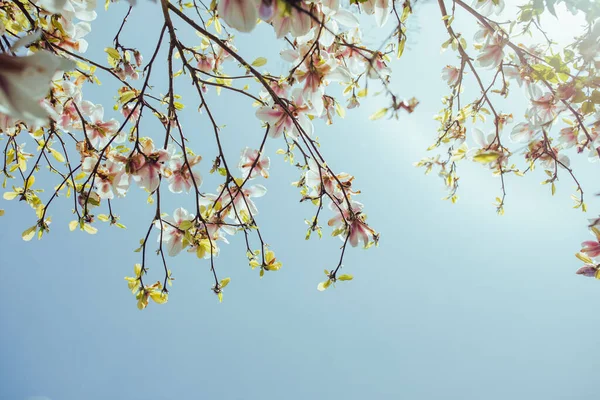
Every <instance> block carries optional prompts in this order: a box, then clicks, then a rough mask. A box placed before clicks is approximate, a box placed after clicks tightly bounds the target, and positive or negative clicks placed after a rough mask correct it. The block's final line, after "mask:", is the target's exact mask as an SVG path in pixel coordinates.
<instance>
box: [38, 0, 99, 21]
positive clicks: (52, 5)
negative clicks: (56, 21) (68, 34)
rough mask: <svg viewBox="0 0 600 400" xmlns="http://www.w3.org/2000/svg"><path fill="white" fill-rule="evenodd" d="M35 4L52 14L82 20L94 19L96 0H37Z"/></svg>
mask: <svg viewBox="0 0 600 400" xmlns="http://www.w3.org/2000/svg"><path fill="white" fill-rule="evenodd" d="M37 4H38V5H40V6H41V7H42V8H44V9H46V10H48V11H50V12H51V13H54V14H61V15H63V16H64V17H66V18H68V19H72V18H73V17H75V18H77V19H80V20H82V21H88V22H89V21H93V20H95V19H96V16H97V14H96V11H94V10H95V9H96V0H38V1H37Z"/></svg>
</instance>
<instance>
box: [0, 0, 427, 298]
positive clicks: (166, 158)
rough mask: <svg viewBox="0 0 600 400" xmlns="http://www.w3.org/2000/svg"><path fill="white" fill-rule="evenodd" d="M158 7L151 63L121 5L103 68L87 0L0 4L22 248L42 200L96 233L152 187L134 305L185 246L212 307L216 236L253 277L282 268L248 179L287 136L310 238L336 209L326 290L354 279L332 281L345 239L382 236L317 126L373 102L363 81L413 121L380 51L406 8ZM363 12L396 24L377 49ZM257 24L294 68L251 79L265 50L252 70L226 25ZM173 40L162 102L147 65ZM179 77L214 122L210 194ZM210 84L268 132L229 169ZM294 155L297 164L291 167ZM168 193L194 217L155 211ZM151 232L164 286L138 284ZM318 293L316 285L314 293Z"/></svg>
mask: <svg viewBox="0 0 600 400" xmlns="http://www.w3.org/2000/svg"><path fill="white" fill-rule="evenodd" d="M133 5H134V4H132V6H133ZM161 6H162V10H163V14H164V25H163V27H162V30H161V33H160V37H159V39H158V42H157V44H156V47H155V50H154V52H153V54H152V55H151V57H148V59H147V61H146V62H145V61H144V57H143V56H142V54H141V52H140V51H139V50H138V49H136V48H131V47H126V46H124V45H123V44H122V40H123V39H121V38H120V35H121V33H122V32H125V31H126V23H127V16H128V15H129V13H131V12H135V8H130V9H129V11H128V13H127V16H126V17H125V18H124V19H123V23H122V25H121V27H120V29H119V31H118V32H117V33H116V36H115V38H114V39H113V43H112V46H111V47H107V48H105V52H106V55H107V63H102V62H99V61H94V60H90V59H88V58H86V56H85V53H86V50H87V47H88V43H87V42H86V39H85V37H86V35H87V34H89V33H90V32H91V23H92V22H93V21H94V20H95V19H96V17H97V14H96V11H95V9H96V2H95V1H94V0H38V1H36V2H29V3H24V2H20V1H14V2H5V3H2V4H0V34H1V35H2V36H3V39H4V40H3V41H2V42H0V51H1V53H0V61H1V64H2V67H1V68H0V83H1V84H0V138H2V139H5V140H6V144H5V148H4V153H5V160H4V165H3V174H4V176H5V181H4V187H6V186H7V182H9V180H10V181H13V182H14V184H13V185H12V190H11V191H7V192H6V193H5V194H4V198H5V199H7V200H13V199H18V200H24V201H26V202H27V203H28V204H29V205H30V206H31V207H32V208H33V209H34V211H35V214H36V219H37V222H36V223H35V225H33V226H31V227H30V228H28V229H27V230H25V231H24V232H23V235H22V236H23V239H25V240H30V239H32V238H33V237H34V236H36V234H37V236H38V238H41V237H42V236H43V235H44V234H45V233H47V232H49V229H50V222H51V217H50V215H49V214H48V210H49V207H50V205H51V204H54V200H55V199H57V198H59V197H62V196H64V197H67V198H69V197H74V201H73V203H72V204H73V214H74V215H75V216H76V219H75V220H73V221H71V222H70V223H69V228H70V229H71V230H76V229H77V228H79V229H81V230H82V231H84V232H87V233H89V234H95V233H96V232H97V231H98V221H99V222H108V223H109V224H110V225H113V226H116V227H118V228H125V226H124V225H123V224H122V223H121V222H120V217H119V216H118V215H117V214H116V207H118V205H117V204H118V203H117V202H116V201H117V200H118V199H119V198H122V197H125V196H126V195H127V194H128V192H129V190H130V189H131V188H132V187H136V186H137V187H138V188H140V189H142V190H144V191H146V192H147V193H148V195H149V197H148V203H151V204H154V206H155V207H156V213H155V216H154V218H153V220H152V221H151V223H150V224H149V227H148V230H147V233H146V235H145V237H143V238H142V240H141V241H140V247H139V248H138V249H137V250H136V251H138V252H141V253H142V262H141V263H140V264H136V266H135V268H134V276H133V277H127V278H126V280H127V283H128V286H129V288H130V289H131V291H132V293H133V294H134V295H135V296H136V299H137V301H138V307H139V308H145V307H146V306H147V305H148V303H149V300H150V299H151V300H153V301H154V302H156V303H164V302H166V301H167V299H168V290H167V287H168V286H170V285H171V283H172V282H171V281H172V280H173V278H172V275H171V271H170V270H169V269H168V268H167V261H166V258H165V255H168V256H177V255H178V254H180V253H181V252H182V251H183V250H186V251H187V252H190V253H194V254H196V256H197V257H198V258H200V259H207V260H210V261H209V262H210V266H211V271H212V274H213V276H214V279H215V282H214V286H213V287H212V290H213V291H214V292H215V294H217V295H218V297H219V299H220V300H221V299H222V297H223V289H224V287H225V286H226V285H227V284H228V283H229V281H230V279H229V278H224V279H218V278H217V272H216V266H215V258H216V257H217V256H218V254H219V252H220V243H221V242H224V243H228V237H231V236H234V235H236V234H237V233H243V236H244V238H245V242H246V245H247V256H248V261H249V264H250V266H251V267H252V268H253V269H255V268H258V269H259V271H260V276H261V277H262V276H264V274H265V271H277V270H279V269H280V268H281V266H282V263H281V262H280V261H278V260H277V258H276V257H275V253H274V252H273V251H272V250H270V249H269V246H268V244H267V243H266V242H265V241H264V239H263V236H262V234H261V232H260V227H259V225H258V223H257V221H256V216H257V214H258V207H257V204H256V203H255V199H256V198H258V197H261V196H264V195H265V194H266V191H267V189H266V187H265V186H263V185H262V184H259V183H255V181H256V180H257V179H267V178H268V177H269V168H270V159H269V157H267V156H266V155H265V154H264V145H265V142H266V140H268V139H271V140H281V141H282V142H283V143H284V144H285V149H282V150H279V151H278V153H279V154H282V155H284V157H285V159H286V161H289V162H290V164H292V165H295V166H297V167H298V168H300V170H301V177H300V180H299V181H298V182H296V183H295V185H296V186H297V187H298V188H300V192H301V196H302V199H301V200H302V201H309V202H311V203H313V204H314V205H315V206H316V213H315V215H314V216H313V217H312V219H310V220H306V222H307V223H308V225H309V229H308V232H307V235H306V238H307V239H308V238H309V237H310V235H311V233H312V232H318V234H319V236H321V235H322V232H321V227H320V225H319V222H320V220H319V218H320V212H321V210H322V209H324V208H326V206H328V207H329V209H330V211H331V213H332V216H331V217H329V218H330V219H329V220H328V225H329V226H330V227H331V229H332V235H333V236H338V237H339V238H341V240H342V242H343V246H342V251H341V257H340V260H339V263H338V265H337V267H336V268H335V269H332V270H331V272H328V281H329V282H335V281H336V280H337V279H340V280H349V279H350V278H349V277H351V276H350V275H340V276H338V275H337V273H338V270H339V269H340V268H341V267H342V261H343V257H344V254H345V249H346V246H347V245H348V244H349V245H350V246H352V247H356V246H358V245H361V246H362V247H364V248H368V247H370V246H372V245H374V244H377V242H378V240H379V235H378V234H377V233H376V232H375V231H374V230H373V229H372V228H371V227H370V226H369V225H368V223H367V222H366V214H365V213H364V211H363V205H362V204H361V203H359V202H358V201H356V200H355V196H356V195H358V194H359V191H357V190H355V189H354V188H353V186H352V182H353V180H354V178H353V177H352V176H351V175H349V174H346V173H341V174H340V173H335V172H334V171H333V170H332V169H331V168H330V166H329V165H328V164H327V162H326V161H325V159H324V158H323V155H322V154H321V150H320V145H319V143H318V142H317V139H316V137H315V135H314V129H315V128H314V126H313V123H314V121H315V120H317V119H321V120H323V121H325V122H326V123H327V124H331V123H333V122H334V119H335V118H337V117H340V118H343V117H344V115H345V110H346V109H353V108H356V107H358V106H359V105H360V99H362V98H364V97H365V96H366V95H367V85H369V81H375V83H373V84H377V82H379V84H380V85H381V86H382V87H383V89H384V92H385V93H386V95H388V96H389V97H390V99H391V103H392V106H391V107H389V108H388V109H386V112H385V113H386V114H387V113H388V112H392V113H393V114H394V115H396V116H397V113H398V112H400V111H401V110H406V111H409V112H412V110H413V108H414V107H415V106H416V104H417V102H416V100H414V99H413V100H409V101H402V100H398V98H397V96H396V95H395V94H393V93H392V91H391V90H390V88H389V83H390V73H391V71H390V69H389V67H388V64H389V62H390V54H393V53H396V54H397V55H398V56H399V55H401V54H402V50H403V48H404V43H405V40H406V35H405V31H406V26H405V21H406V19H407V18H408V16H409V14H410V12H411V4H410V2H409V1H405V2H403V3H402V4H401V5H400V6H399V5H397V4H394V3H393V2H392V1H379V0H377V1H376V0H369V1H366V2H360V3H351V4H346V5H342V4H341V3H340V2H339V1H335V0H334V1H331V0H325V1H312V0H311V1H286V0H275V1H254V0H222V1H216V2H213V3H212V4H211V5H210V6H209V7H207V6H204V5H202V6H199V5H195V4H192V3H186V4H185V5H184V6H183V10H185V9H189V8H192V9H194V10H193V11H195V13H205V14H206V15H208V18H207V19H202V20H199V21H198V20H195V19H193V18H191V17H189V16H188V15H187V14H186V13H185V12H184V11H182V9H180V8H177V7H176V6H174V5H173V4H171V3H169V2H168V1H167V0H162V1H161ZM106 8H107V9H108V8H109V3H107V4H106ZM398 10H400V13H398ZM361 13H364V14H367V15H373V16H374V17H375V22H376V24H377V25H379V26H383V25H384V24H386V23H387V22H388V19H389V17H390V16H392V15H395V19H396V21H395V23H396V30H395V32H394V34H393V35H391V36H390V37H389V38H388V40H387V41H386V42H385V43H384V46H380V47H378V49H377V50H373V49H370V48H369V47H367V46H366V45H365V44H363V42H362V33H361V31H360V29H359V15H360V14H361ZM175 18H177V20H178V21H180V22H181V23H182V24H186V25H188V26H190V27H192V28H194V29H195V30H196V31H197V32H198V34H199V36H200V37H201V41H200V44H199V45H194V46H187V45H186V44H184V43H183V41H181V39H180V38H179V37H178V36H177V31H176V30H175V28H174V19H175ZM259 20H262V21H264V22H265V23H267V24H269V25H271V26H272V27H273V30H274V35H275V37H277V38H278V39H283V38H285V39H286V41H287V43H288V44H289V45H290V46H291V47H290V48H288V49H286V50H283V51H282V52H281V57H282V58H283V59H284V60H285V61H287V62H288V63H289V65H290V70H289V74H286V75H282V76H275V75H271V74H268V73H261V72H259V71H258V68H260V67H262V66H263V65H264V64H265V63H266V62H267V60H266V59H264V58H260V57H259V58H257V59H256V60H255V61H254V62H252V63H248V62H246V61H245V60H244V59H243V58H242V57H241V56H240V55H239V54H238V52H237V49H236V48H235V45H234V36H233V35H232V34H230V33H228V32H227V31H225V30H224V29H223V26H222V24H221V21H224V22H225V23H226V25H227V26H229V27H230V28H233V29H236V30H238V31H242V32H249V31H251V30H252V29H253V28H254V27H255V25H256V24H257V22H258V21H259ZM209 28H210V29H209ZM167 41H168V42H169V43H170V52H169V55H168V60H167V66H168V70H169V76H168V77H167V78H168V81H169V91H168V93H167V94H166V95H162V94H161V95H160V96H157V95H156V94H153V91H152V86H151V84H150V79H151V75H152V74H153V69H154V70H156V67H154V66H155V63H156V62H157V57H156V56H157V54H158V52H159V50H160V48H161V46H163V45H164V44H165V42H167ZM177 60H179V61H177ZM177 62H180V64H181V69H180V70H179V71H175V70H174V68H173V67H174V64H175V63H177ZM236 65H237V66H238V67H240V66H241V67H242V68H243V69H244V70H245V72H246V73H247V77H243V76H242V77H241V78H239V77H238V78H236V79H254V80H255V81H256V82H258V83H259V87H258V88H256V90H257V94H256V95H253V94H251V91H253V90H255V89H254V88H250V86H249V85H246V86H245V87H244V88H243V89H240V88H237V87H236V86H235V82H237V80H234V79H231V75H230V72H229V71H230V70H231V69H234V68H235V67H236ZM153 67H154V68H153ZM102 74H104V75H105V76H108V77H109V78H110V79H111V80H112V82H115V83H116V84H117V85H118V88H117V92H116V99H117V103H116V104H115V106H114V107H113V109H114V110H115V111H119V112H120V113H121V115H122V116H121V118H118V119H115V118H111V117H108V116H106V115H105V108H104V106H103V105H101V104H95V103H93V102H91V101H89V100H86V99H85V98H84V95H83V88H84V86H85V85H93V84H100V80H99V78H98V76H99V75H102ZM238 75H239V74H238ZM183 77H187V79H189V80H191V83H192V84H193V86H194V87H195V88H196V89H197V93H198V97H199V99H200V101H201V106H200V108H199V111H201V112H202V111H206V114H207V115H208V118H210V121H211V123H212V125H213V126H214V132H215V140H216V143H217V144H218V148H219V151H218V154H216V156H215V157H214V161H213V163H212V168H211V169H210V171H209V173H210V174H214V173H218V174H217V175H215V176H218V175H221V176H222V177H223V178H224V181H223V183H221V184H220V185H218V186H217V187H216V190H214V191H213V193H208V192H204V191H202V190H201V188H202V185H203V179H202V175H201V173H200V168H201V164H200V162H201V160H202V157H201V156H200V155H196V154H194V152H193V151H192V150H191V149H190V148H189V147H188V140H187V138H186V131H185V129H184V128H183V127H182V125H181V124H180V122H179V121H180V117H179V114H180V113H181V112H182V110H183V109H184V105H183V104H182V103H180V102H179V101H178V100H179V99H180V96H178V95H177V94H176V93H175V92H174V81H175V79H181V78H183ZM334 82H335V83H338V84H340V85H342V87H343V93H342V95H341V96H342V98H341V99H340V94H339V92H340V91H339V90H338V89H336V88H332V85H331V84H332V83H334ZM336 86H338V85H336ZM212 89H214V93H215V94H216V95H221V94H223V93H224V92H227V93H234V92H235V93H241V94H244V95H247V96H250V97H252V98H253V99H254V100H255V106H256V107H257V110H256V117H257V119H258V121H257V126H258V125H259V123H262V124H263V127H264V129H265V130H264V135H263V137H262V140H261V145H260V146H259V147H258V148H251V147H246V148H245V149H243V150H242V153H241V156H240V159H239V162H238V170H239V171H237V173H236V171H233V170H232V169H231V168H230V166H229V165H230V164H231V163H228V160H227V158H226V157H225V155H224V153H223V151H222V149H221V145H220V142H219V129H220V128H219V127H218V124H217V122H216V121H215V120H214V119H213V117H212V113H211V111H210V108H209V107H210V100H209V99H210V97H207V96H210V95H211V90H212ZM144 111H145V112H146V113H147V114H148V113H149V114H151V115H153V116H154V117H156V118H157V119H158V121H159V122H160V123H161V126H162V127H163V133H164V135H163V136H162V137H160V136H158V137H157V135H155V133H156V132H153V133H148V132H145V131H144V129H145V128H141V127H140V122H141V120H142V118H143V114H144ZM203 114H204V113H203ZM198 115H199V116H200V115H202V114H198ZM381 116H383V115H380V116H379V117H381ZM23 135H26V136H23ZM28 141H32V142H34V144H35V145H37V150H36V152H27V151H25V145H26V143H27V142H28ZM159 143H160V144H159ZM298 154H300V155H301V157H298ZM49 155H50V157H49ZM298 159H300V160H302V161H303V162H297V161H295V160H298ZM44 164H45V166H46V168H47V169H48V170H49V171H50V172H52V173H54V174H56V175H57V176H58V180H59V182H58V185H56V186H54V188H53V191H52V192H51V194H50V195H49V197H48V198H47V199H45V200H42V198H41V197H40V196H41V193H43V189H44V188H43V187H41V185H40V184H39V183H38V187H39V188H34V183H35V176H36V175H37V171H39V170H40V168H41V167H43V166H44ZM19 181H21V182H22V183H18V182H19ZM163 186H164V188H167V189H168V191H169V192H170V193H173V194H181V193H188V194H190V195H191V196H193V198H195V210H193V211H188V210H186V209H184V208H182V207H180V208H177V209H176V210H175V211H174V212H173V214H172V216H169V215H168V214H165V213H164V212H163V211H162V209H161V196H164V193H163V191H164V189H163ZM46 189H47V188H46ZM101 210H105V211H104V213H102V212H103V211H101ZM0 213H4V211H0ZM153 229H155V230H157V231H158V235H157V236H158V250H157V253H158V254H159V255H160V256H161V260H162V264H163V265H164V270H165V275H164V279H163V280H162V282H161V281H157V282H156V283H153V284H145V283H144V277H145V276H146V274H147V272H148V267H147V264H148V262H149V261H148V260H147V257H146V253H147V252H148V249H147V248H148V246H149V245H150V241H149V237H150V234H151V231H152V230H153ZM253 234H255V235H256V236H255V238H256V239H257V240H258V242H259V247H258V249H256V248H254V247H253V245H252V240H251V238H252V236H253ZM327 286H329V285H327ZM327 286H325V287H327ZM319 288H320V289H323V285H320V286H319Z"/></svg>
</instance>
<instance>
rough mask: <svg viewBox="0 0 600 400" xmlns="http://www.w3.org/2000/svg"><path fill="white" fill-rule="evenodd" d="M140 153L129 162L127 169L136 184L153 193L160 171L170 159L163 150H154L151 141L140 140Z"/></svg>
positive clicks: (156, 186) (167, 153) (158, 181)
mask: <svg viewBox="0 0 600 400" xmlns="http://www.w3.org/2000/svg"><path fill="white" fill-rule="evenodd" d="M140 147H141V152H137V153H136V154H134V155H133V156H132V157H131V160H130V161H129V169H130V171H131V173H132V175H133V179H134V180H135V181H136V182H137V184H138V185H139V186H140V187H142V188H144V189H146V190H148V191H149V192H154V191H155V190H156V189H157V188H158V185H159V184H160V171H161V169H162V168H163V165H164V163H165V162H167V161H169V159H170V158H171V156H170V154H169V152H168V151H167V150H165V149H155V148H154V142H153V141H152V139H149V138H145V139H140Z"/></svg>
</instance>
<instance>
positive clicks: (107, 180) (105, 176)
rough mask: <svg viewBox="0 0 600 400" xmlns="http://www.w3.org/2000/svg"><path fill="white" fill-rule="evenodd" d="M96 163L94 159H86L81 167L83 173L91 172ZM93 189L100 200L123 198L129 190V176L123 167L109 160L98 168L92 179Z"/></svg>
mask: <svg viewBox="0 0 600 400" xmlns="http://www.w3.org/2000/svg"><path fill="white" fill-rule="evenodd" d="M97 162H98V160H97V158H95V157H87V158H86V159H85V160H84V162H83V165H82V169H83V170H84V171H85V172H88V173H90V172H92V171H93V170H94V168H95V166H96V163H97ZM94 187H95V189H96V193H98V196H100V198H101V199H109V200H111V199H113V198H114V197H115V194H116V195H117V196H125V193H127V190H128V189H129V175H128V174H127V173H126V172H125V166H124V165H123V164H121V163H117V162H114V161H111V160H107V161H106V163H104V165H102V166H99V167H98V169H97V170H96V175H95V177H94Z"/></svg>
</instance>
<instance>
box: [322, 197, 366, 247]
mask: <svg viewBox="0 0 600 400" xmlns="http://www.w3.org/2000/svg"><path fill="white" fill-rule="evenodd" d="M350 204H351V206H350V207H351V208H350V209H349V208H348V203H347V202H346V201H345V200H344V201H343V202H342V203H341V204H339V207H337V206H335V205H334V204H333V203H331V204H330V206H329V208H331V209H332V210H334V212H336V214H337V215H335V216H334V217H333V218H331V219H330V220H329V222H328V223H327V224H328V225H329V226H331V227H333V228H334V229H344V230H345V231H346V235H348V242H349V243H350V245H351V246H352V247H356V246H358V243H359V242H362V243H363V246H364V247H366V246H367V245H368V244H369V243H370V242H371V241H372V239H373V238H374V234H375V231H374V230H373V229H371V228H370V227H369V226H368V225H367V224H366V222H365V216H364V214H362V208H363V205H362V204H361V203H359V202H357V201H354V200H351V201H350ZM340 239H342V240H346V236H343V235H340Z"/></svg>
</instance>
